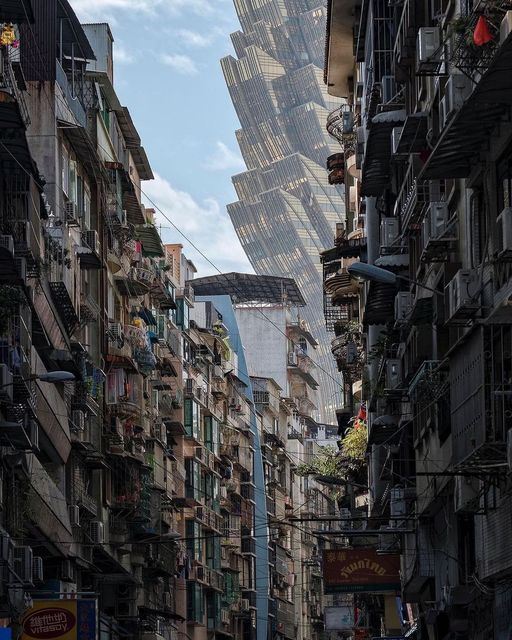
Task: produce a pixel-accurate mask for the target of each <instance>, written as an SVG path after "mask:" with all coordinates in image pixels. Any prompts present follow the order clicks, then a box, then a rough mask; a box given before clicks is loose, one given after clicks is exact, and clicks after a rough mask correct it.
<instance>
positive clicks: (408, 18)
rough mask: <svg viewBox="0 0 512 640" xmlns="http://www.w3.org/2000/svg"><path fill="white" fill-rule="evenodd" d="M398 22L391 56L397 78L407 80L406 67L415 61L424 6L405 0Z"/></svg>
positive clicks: (422, 23)
mask: <svg viewBox="0 0 512 640" xmlns="http://www.w3.org/2000/svg"><path fill="white" fill-rule="evenodd" d="M402 7H403V8H402V14H401V16H400V22H399V23H398V28H397V34H396V39H395V46H394V49H393V58H394V63H395V73H396V76H397V79H400V80H407V77H408V76H407V68H408V67H410V66H412V65H413V64H414V62H415V52H416V37H417V33H418V27H422V26H424V25H425V15H424V13H425V12H424V8H423V5H422V4H421V3H418V2H415V0H405V2H404V4H403V5H402Z"/></svg>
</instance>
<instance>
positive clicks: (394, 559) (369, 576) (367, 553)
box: [323, 547, 400, 593]
mask: <svg viewBox="0 0 512 640" xmlns="http://www.w3.org/2000/svg"><path fill="white" fill-rule="evenodd" d="M323 560H324V562H323V573H324V590H325V593H340V592H345V593H356V592H361V591H366V592H371V593H380V592H384V591H400V556H399V555H398V554H383V555H380V554H378V553H377V552H376V550H375V549H374V548H372V547H370V548H359V549H343V550H334V549H329V550H326V551H324V556H323Z"/></svg>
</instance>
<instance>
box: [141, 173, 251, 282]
mask: <svg viewBox="0 0 512 640" xmlns="http://www.w3.org/2000/svg"><path fill="white" fill-rule="evenodd" d="M144 190H145V191H146V193H147V195H148V197H149V199H151V200H152V201H153V202H154V204H155V205H157V207H158V209H160V210H161V212H159V211H158V210H157V212H156V217H155V224H156V225H157V226H161V234H162V238H163V241H164V242H176V243H180V244H183V245H184V249H185V253H186V255H187V257H188V258H190V259H191V260H192V261H193V262H194V264H195V265H196V267H197V268H198V276H204V275H209V274H210V275H211V274H214V273H218V271H217V269H216V268H215V267H217V268H218V269H220V270H221V271H222V272H227V271H245V272H247V271H249V272H251V271H252V268H251V266H250V264H249V261H248V260H247V257H246V255H245V253H244V250H243V249H242V247H241V245H240V242H239V240H238V238H237V236H236V233H235V230H234V229H233V226H232V224H231V221H230V219H229V216H228V214H227V213H226V212H225V211H223V210H222V209H221V206H220V205H219V203H218V202H217V200H215V199H214V198H207V199H206V200H204V201H203V202H198V201H197V200H195V199H194V198H193V197H192V196H191V194H190V193H187V192H186V191H180V190H179V189H175V188H174V187H173V186H172V185H171V184H170V183H169V182H168V181H167V180H166V179H165V178H163V177H162V176H160V175H158V174H155V179H154V180H152V181H151V182H148V183H147V184H146V185H145V187H144ZM148 206H153V204H152V203H150V202H148ZM163 214H165V215H163ZM166 218H169V220H172V222H173V224H174V225H176V227H177V228H178V229H179V230H180V231H181V232H182V233H183V234H184V236H185V237H183V236H182V235H181V234H180V233H179V232H178V231H177V230H176V229H175V228H174V227H172V225H171V224H170V223H169V220H167V219H166ZM188 239H189V240H191V241H192V242H193V243H194V245H195V246H196V247H197V248H198V249H199V251H200V252H201V253H204V255H205V256H206V258H207V259H206V258H204V257H203V256H202V255H201V253H199V252H198V251H197V250H196V249H194V247H192V245H191V244H190V242H189V241H188ZM208 260H211V262H212V263H213V264H214V265H215V267H214V266H212V265H211V264H210V263H209V261H208Z"/></svg>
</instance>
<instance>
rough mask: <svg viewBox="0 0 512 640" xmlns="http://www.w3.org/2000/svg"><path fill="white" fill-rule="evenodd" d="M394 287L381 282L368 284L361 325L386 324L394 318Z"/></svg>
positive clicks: (395, 290)
mask: <svg viewBox="0 0 512 640" xmlns="http://www.w3.org/2000/svg"><path fill="white" fill-rule="evenodd" d="M396 292H397V289H396V286H395V285H394V284H384V283H383V282H370V286H369V291H368V296H367V298H366V306H365V308H364V316H363V324H366V325H373V324H386V323H387V322H391V321H393V320H394V317H395V297H396Z"/></svg>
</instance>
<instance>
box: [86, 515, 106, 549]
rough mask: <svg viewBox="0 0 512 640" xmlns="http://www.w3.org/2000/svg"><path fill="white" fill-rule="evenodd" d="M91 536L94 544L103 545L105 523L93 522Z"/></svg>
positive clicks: (90, 529)
mask: <svg viewBox="0 0 512 640" xmlns="http://www.w3.org/2000/svg"><path fill="white" fill-rule="evenodd" d="M89 526H90V528H89V535H90V537H91V540H92V543H93V544H103V542H104V538H105V532H104V526H103V522H101V521H100V520H91V523H90V525H89Z"/></svg>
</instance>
